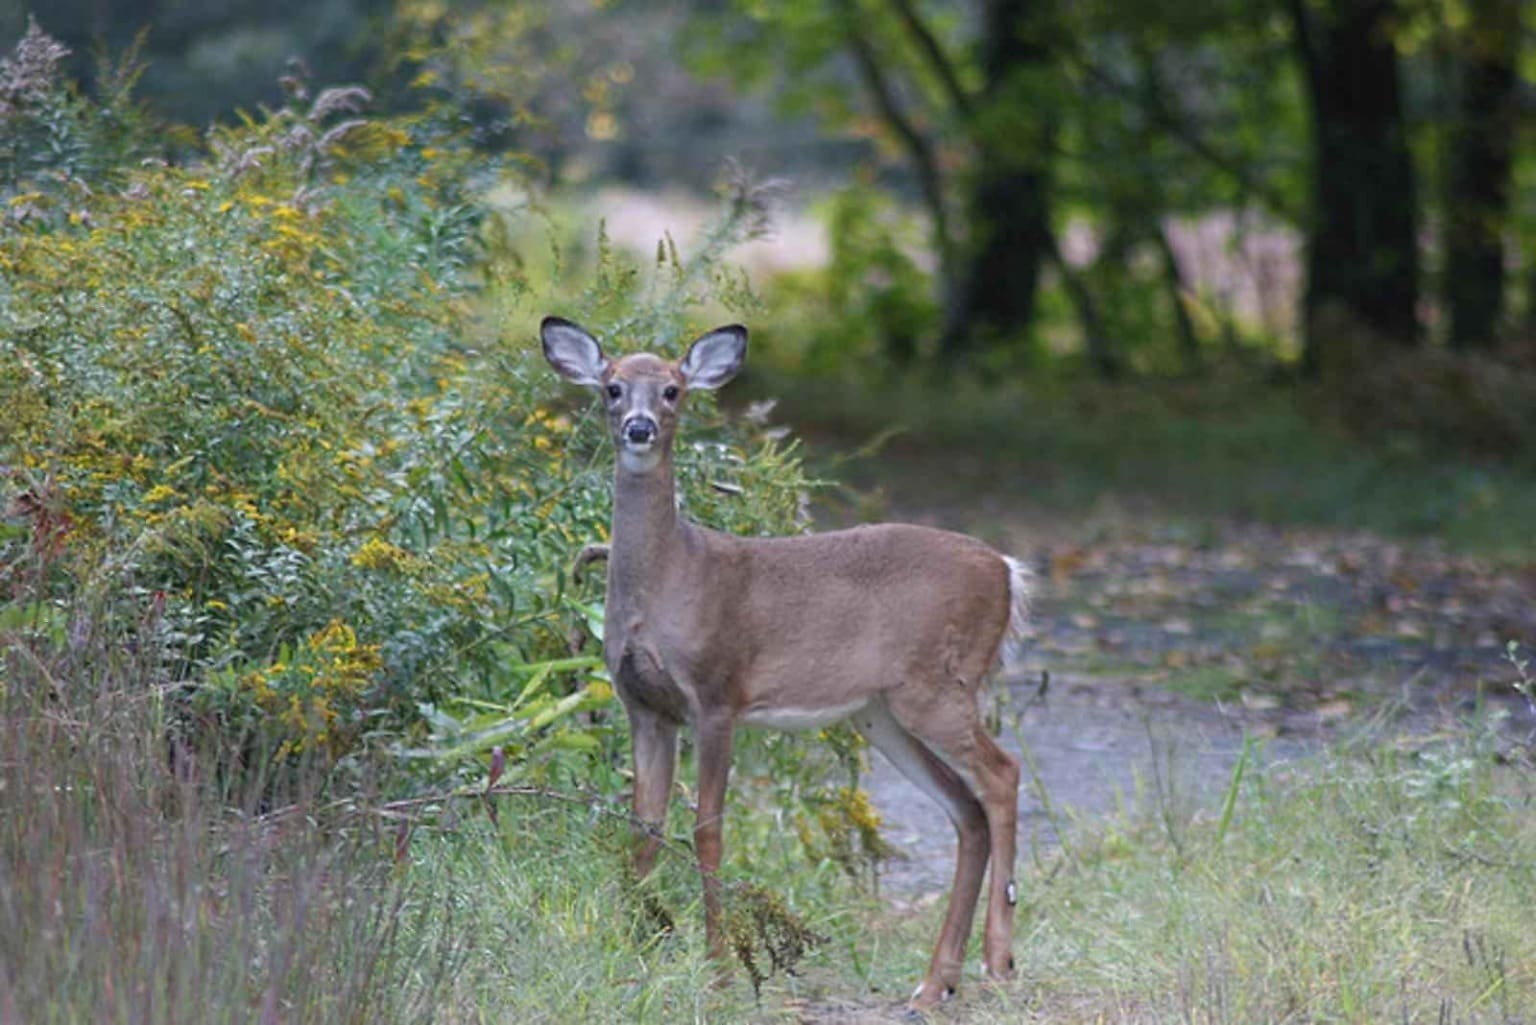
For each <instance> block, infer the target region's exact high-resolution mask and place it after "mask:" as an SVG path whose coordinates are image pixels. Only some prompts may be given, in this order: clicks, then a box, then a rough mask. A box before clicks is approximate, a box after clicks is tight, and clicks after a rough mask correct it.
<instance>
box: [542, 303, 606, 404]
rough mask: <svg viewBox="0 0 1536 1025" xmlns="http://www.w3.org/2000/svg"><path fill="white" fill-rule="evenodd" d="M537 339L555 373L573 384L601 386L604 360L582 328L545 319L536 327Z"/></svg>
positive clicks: (599, 349) (595, 341) (569, 323)
mask: <svg viewBox="0 0 1536 1025" xmlns="http://www.w3.org/2000/svg"><path fill="white" fill-rule="evenodd" d="M539 340H540V341H541V342H543V344H544V358H545V359H546V360H548V361H549V365H550V366H552V367H554V368H555V373H557V374H559V375H560V376H561V377H563V378H565V379H566V380H567V381H571V382H573V383H575V384H584V385H588V386H591V387H595V386H596V385H598V384H601V383H602V379H603V370H604V369H606V368H607V366H608V359H607V357H606V356H604V355H603V350H602V348H601V347H600V346H599V345H598V344H597V339H595V338H593V337H592V336H591V335H590V334H588V333H587V330H586V328H584V327H582V326H581V325H579V324H573V323H571V322H570V321H569V320H564V319H562V318H560V317H545V318H544V322H543V323H542V324H540V325H539Z"/></svg>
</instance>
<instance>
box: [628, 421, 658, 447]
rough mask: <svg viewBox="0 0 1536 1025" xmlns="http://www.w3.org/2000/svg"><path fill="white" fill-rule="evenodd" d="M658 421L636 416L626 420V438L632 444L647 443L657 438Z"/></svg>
mask: <svg viewBox="0 0 1536 1025" xmlns="http://www.w3.org/2000/svg"><path fill="white" fill-rule="evenodd" d="M656 430H657V428H656V421H655V420H652V419H651V418H650V417H648V416H636V417H631V418H630V419H628V420H626V421H625V422H624V440H625V441H627V442H629V443H630V444H631V445H646V444H649V443H650V442H653V441H655V440H656Z"/></svg>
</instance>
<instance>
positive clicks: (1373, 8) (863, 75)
mask: <svg viewBox="0 0 1536 1025" xmlns="http://www.w3.org/2000/svg"><path fill="white" fill-rule="evenodd" d="M707 7H708V9H707V10H705V11H702V12H701V13H700V14H699V16H698V18H697V19H696V23H697V31H696V33H695V35H694V38H693V43H694V45H693V47H692V50H691V54H692V59H693V61H694V63H695V64H696V66H698V67H700V68H702V69H705V70H708V71H711V72H729V73H731V74H733V75H735V76H736V77H737V78H738V79H739V80H740V81H741V82H742V83H743V84H744V85H745V86H747V87H749V88H752V89H755V90H759V91H762V92H764V93H767V94H771V95H774V96H775V97H776V98H777V99H778V101H779V103H780V104H781V105H782V106H783V108H784V109H786V110H789V111H795V112H799V111H807V110H808V111H813V112H814V113H815V114H816V115H817V116H818V118H820V119H821V121H822V123H823V124H826V125H828V126H829V127H830V128H833V129H835V130H839V131H844V132H847V133H850V134H852V135H857V136H863V137H868V138H871V139H873V140H874V141H875V142H876V143H877V145H878V146H879V149H878V150H877V156H876V157H875V158H874V159H875V160H876V161H877V162H878V163H880V164H882V165H883V166H884V167H885V168H886V169H887V173H886V177H887V178H895V179H896V180H898V181H903V180H904V181H908V182H911V183H912V186H911V188H912V192H913V193H914V194H915V195H916V196H917V197H918V198H919V199H920V201H921V203H922V205H923V208H924V210H925V212H926V214H927V221H928V223H929V226H930V232H931V236H932V244H931V249H932V251H933V252H934V253H935V255H936V260H937V273H936V275H935V278H936V296H937V299H938V301H939V303H940V304H941V306H942V307H943V308H944V310H945V317H944V325H945V328H944V330H942V331H941V332H939V334H938V344H937V346H936V348H935V355H938V356H940V357H944V358H951V359H952V358H955V357H961V356H965V355H967V354H968V352H969V351H970V350H971V349H972V348H973V347H977V346H982V347H984V346H985V345H986V344H987V342H988V340H989V339H992V340H993V341H998V340H1001V341H1004V342H1013V343H1023V342H1027V341H1028V339H1029V338H1030V337H1031V332H1030V328H1031V326H1032V324H1033V322H1034V320H1035V314H1036V310H1037V304H1036V303H1035V302H1034V301H1033V296H1034V295H1035V293H1036V287H1037V285H1036V283H1037V282H1038V281H1040V280H1041V268H1042V266H1049V267H1051V268H1052V269H1053V270H1054V280H1055V281H1056V282H1057V283H1058V285H1059V286H1060V290H1061V292H1062V294H1063V296H1064V298H1065V299H1066V301H1067V302H1068V303H1069V305H1070V306H1071V308H1072V309H1073V310H1074V311H1075V313H1076V316H1077V319H1078V322H1079V327H1080V332H1081V336H1082V339H1083V343H1084V344H1083V352H1084V354H1085V355H1086V357H1087V358H1088V360H1089V362H1090V363H1091V364H1092V365H1093V366H1094V367H1096V368H1097V370H1098V371H1099V372H1100V373H1102V374H1105V375H1114V374H1117V373H1120V372H1122V371H1123V370H1124V369H1125V367H1126V366H1127V363H1128V361H1130V360H1133V359H1135V358H1136V357H1137V355H1138V354H1137V352H1136V351H1135V350H1136V347H1138V346H1142V345H1149V344H1154V343H1152V342H1151V341H1149V339H1152V338H1157V337H1161V338H1167V339H1172V340H1173V342H1174V345H1173V348H1174V349H1175V351H1176V353H1177V358H1178V360H1179V362H1180V363H1182V365H1183V366H1184V367H1186V368H1187V369H1195V368H1197V367H1198V366H1199V365H1200V364H1201V362H1202V360H1203V350H1204V349H1205V348H1208V347H1209V346H1210V344H1211V342H1212V341H1213V339H1212V337H1211V336H1212V335H1213V334H1215V335H1216V336H1217V337H1223V336H1224V337H1228V338H1230V337H1231V336H1232V331H1231V329H1232V327H1233V326H1234V325H1233V324H1232V322H1231V311H1230V310H1220V309H1216V310H1212V308H1211V307H1212V299H1213V297H1211V296H1200V295H1197V294H1195V292H1194V289H1193V288H1192V285H1191V282H1190V281H1189V280H1188V279H1187V276H1186V274H1185V272H1184V270H1183V269H1182V268H1181V267H1180V265H1179V260H1178V259H1177V256H1176V254H1175V252H1174V248H1173V246H1171V245H1170V241H1169V237H1168V228H1169V226H1170V224H1172V223H1175V222H1176V220H1177V219H1179V218H1199V217H1203V216H1210V215H1216V214H1227V215H1236V216H1237V217H1238V218H1239V219H1241V218H1245V217H1253V218H1256V219H1257V220H1258V221H1260V222H1261V223H1268V224H1274V225H1279V226H1282V227H1291V228H1294V229H1295V230H1297V231H1299V232H1301V233H1302V234H1303V236H1304V238H1305V251H1306V260H1305V264H1306V279H1307V280H1306V287H1305V289H1304V295H1305V298H1304V301H1303V307H1304V309H1303V310H1301V311H1300V313H1299V316H1298V317H1297V322H1298V323H1299V324H1301V325H1302V327H1303V332H1302V333H1303V335H1304V337H1305V340H1306V346H1305V350H1304V357H1305V359H1304V365H1305V366H1306V367H1308V368H1316V367H1317V366H1318V364H1319V361H1320V357H1319V354H1318V352H1317V348H1318V347H1319V346H1323V345H1327V344H1329V343H1330V342H1332V341H1337V340H1338V339H1339V338H1340V337H1341V336H1351V337H1352V336H1355V335H1359V334H1361V333H1364V334H1368V335H1370V336H1371V337H1374V338H1378V339H1380V340H1382V341H1384V342H1386V343H1388V344H1389V345H1390V344H1391V343H1396V344H1397V345H1399V346H1412V345H1413V344H1414V343H1415V342H1416V341H1418V340H1419V339H1420V338H1421V337H1422V336H1423V335H1424V333H1425V331H1426V330H1427V329H1430V330H1434V331H1436V332H1439V333H1441V334H1446V333H1448V334H1449V336H1450V337H1451V338H1452V340H1453V341H1454V342H1455V344H1456V345H1458V346H1460V347H1466V348H1478V349H1481V350H1484V351H1497V350H1499V349H1501V348H1502V349H1503V350H1504V351H1506V352H1508V351H1510V350H1512V349H1514V348H1516V345H1515V343H1516V341H1517V339H1518V338H1519V337H1521V336H1520V333H1519V325H1518V324H1517V323H1516V319H1515V317H1514V316H1512V312H1513V310H1512V308H1513V307H1516V306H1519V307H1523V308H1525V309H1526V310H1527V316H1529V308H1530V307H1531V305H1532V296H1531V295H1530V294H1529V292H1528V291H1527V292H1526V293H1525V294H1520V295H1518V296H1517V297H1516V298H1515V299H1514V300H1513V301H1510V302H1506V299H1505V297H1506V295H1507V294H1509V290H1508V288H1507V284H1508V281H1509V280H1510V278H1511V276H1512V275H1513V274H1515V273H1517V268H1521V267H1525V268H1526V270H1525V273H1526V274H1527V275H1529V274H1530V271H1529V265H1530V264H1531V263H1532V262H1533V261H1532V258H1531V255H1530V254H1531V253H1532V252H1533V249H1536V245H1533V243H1536V239H1533V231H1536V210H1533V209H1532V207H1531V205H1530V202H1529V200H1528V199H1524V198H1522V200H1521V201H1520V202H1519V203H1512V202H1511V200H1512V197H1514V196H1516V195H1519V196H1522V197H1524V196H1527V195H1529V189H1528V188H1527V189H1525V190H1521V189H1520V188H1519V184H1518V183H1520V182H1525V183H1530V181H1531V178H1532V176H1533V171H1536V168H1533V158H1532V156H1531V154H1530V149H1531V147H1530V145H1529V142H1530V119H1529V118H1525V119H1522V118H1521V117H1520V112H1521V109H1522V104H1524V106H1525V107H1526V108H1529V106H1530V105H1531V103H1532V97H1531V90H1530V86H1529V84H1528V82H1529V75H1528V74H1527V75H1525V76H1522V74H1521V68H1522V66H1528V65H1529V63H1530V55H1529V53H1528V52H1526V53H1525V55H1524V56H1523V57H1522V52H1523V51H1522V48H1521V43H1522V36H1523V35H1524V34H1526V33H1528V32H1529V30H1530V16H1529V5H1528V4H1523V3H1521V2H1519V0H1448V2H1433V3H1432V2H1414V0H1402V2H1399V0H1284V2H1268V3H1260V4H1251V3H1238V2H1232V0H1198V2H1194V3H1188V2H1177V3H1175V2H1167V3H1160V2H1154V3H1136V4H1130V3H1125V2H1117V0H1098V2H1092V3H1086V4H1074V5H1068V4H1056V3H1053V2H1051V0H979V2H975V3H921V2H918V0H839V2H837V3H835V4H821V3H810V2H799V3H796V2H790V3H781V4H762V3H757V2H754V0H735V2H731V3H726V4H710V5H707ZM1527 50H1528V48H1527ZM1522 60H1524V61H1525V65H1522ZM1522 81H1524V82H1526V83H1527V84H1525V85H1524V87H1523V88H1522V85H1521V83H1522ZM1426 180H1427V181H1430V182H1435V181H1438V182H1440V183H1441V184H1440V187H1439V188H1433V187H1425V186H1423V185H1421V182H1422V181H1426ZM1078 224H1086V225H1088V226H1089V227H1091V229H1092V232H1093V239H1094V245H1093V247H1092V250H1093V251H1092V253H1091V254H1090V255H1089V256H1087V257H1081V256H1079V257H1077V258H1075V259H1074V258H1072V257H1071V255H1070V254H1067V253H1064V252H1063V238H1064V234H1065V233H1066V231H1067V230H1068V229H1069V228H1070V227H1071V226H1074V225H1078ZM1426 264H1429V265H1433V266H1434V267H1436V268H1437V269H1438V271H1439V273H1438V275H1437V276H1436V279H1435V280H1433V281H1431V282H1430V285H1431V288H1430V289H1429V290H1428V291H1427V292H1426V289H1425V285H1424V279H1425V277H1426V276H1425V274H1424V273H1423V271H1422V270H1421V268H1422V267H1423V266H1424V265H1426ZM1527 288H1529V282H1528V283H1527ZM1202 308H1203V309H1204V310H1205V311H1206V312H1208V313H1210V312H1214V314H1215V316H1214V318H1213V317H1211V316H1196V315H1194V314H1196V313H1199V312H1201V310H1202ZM1132 311H1140V317H1139V318H1138V316H1137V315H1136V314H1135V313H1134V312H1132ZM1442 311H1448V319H1449V325H1450V326H1449V329H1448V332H1447V330H1446V329H1445V328H1443V327H1441V325H1442V323H1444V322H1445V321H1446V320H1447V313H1446V312H1442ZM1148 314H1150V316H1151V319H1150V320H1149V319H1147V315H1148ZM1320 317H1321V320H1320ZM1213 319H1214V324H1213V323H1212V320H1213ZM1320 324H1321V325H1323V326H1321V327H1320V326H1319V325H1320ZM1127 327H1134V328H1135V333H1134V334H1128V333H1127V331H1126V330H1125V329H1126V328H1127ZM1213 328H1214V329H1215V330H1214V331H1213ZM1035 336H1036V337H1038V332H1035ZM1340 344H1347V343H1342V342H1341V343H1340ZM1525 344H1526V345H1527V347H1528V346H1529V342H1528V340H1527V342H1526V343H1525ZM1138 362H1141V361H1138Z"/></svg>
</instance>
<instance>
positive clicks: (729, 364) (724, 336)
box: [679, 324, 747, 391]
mask: <svg viewBox="0 0 1536 1025" xmlns="http://www.w3.org/2000/svg"><path fill="white" fill-rule="evenodd" d="M746 359H747V329H746V328H744V327H742V326H741V325H740V324H730V325H727V326H726V327H717V328H715V329H714V330H713V331H711V332H710V333H709V334H707V335H704V336H703V337H702V338H700V339H699V340H698V341H696V342H694V343H693V344H692V345H690V346H689V347H688V355H686V356H684V357H683V362H682V365H681V367H679V369H680V370H681V371H682V372H683V379H684V380H685V381H687V382H688V387H689V388H694V389H699V390H702V391H710V390H712V389H715V388H718V387H720V386H721V385H722V384H724V383H725V382H727V381H729V380H730V379H731V378H733V377H735V376H736V372H737V371H738V370H740V369H741V365H742V364H743V363H744V362H746Z"/></svg>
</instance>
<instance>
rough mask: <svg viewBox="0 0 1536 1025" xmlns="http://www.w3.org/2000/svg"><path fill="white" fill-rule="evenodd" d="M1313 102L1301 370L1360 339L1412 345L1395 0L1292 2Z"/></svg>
mask: <svg viewBox="0 0 1536 1025" xmlns="http://www.w3.org/2000/svg"><path fill="white" fill-rule="evenodd" d="M1290 10H1291V15H1292V27H1293V30H1294V33H1295V36H1294V39H1295V44H1296V48H1297V52H1298V56H1299V58H1300V60H1301V62H1302V65H1303V67H1304V69H1305V71H1306V78H1307V85H1308V91H1309V92H1310V94H1311V105H1312V116H1313V117H1312V120H1313V124H1312V131H1313V169H1312V210H1311V224H1310V226H1309V228H1308V232H1307V245H1306V251H1307V294H1306V306H1305V311H1304V313H1305V316H1304V318H1303V323H1304V325H1305V331H1306V339H1305V348H1304V358H1303V365H1304V369H1305V370H1306V371H1307V372H1309V373H1313V372H1316V371H1317V370H1318V369H1319V361H1320V360H1321V359H1323V358H1324V357H1325V355H1326V354H1325V353H1324V352H1323V351H1322V349H1323V347H1325V346H1328V345H1330V344H1331V343H1332V342H1333V341H1336V340H1337V341H1344V340H1345V339H1344V338H1343V337H1338V338H1335V336H1336V335H1337V336H1344V335H1348V336H1354V335H1355V334H1356V332H1357V331H1359V329H1364V334H1365V335H1368V336H1375V337H1377V338H1381V339H1385V340H1388V341H1390V342H1392V343H1396V344H1400V345H1413V344H1414V343H1416V342H1417V341H1418V338H1419V327H1418V319H1417V309H1416V307H1417V305H1418V299H1419V258H1418V223H1417V206H1416V202H1415V181H1414V172H1413V162H1412V159H1411V157H1410V154H1409V152H1408V139H1407V136H1406V133H1405V132H1404V128H1403V116H1402V102H1401V96H1400V91H1399V85H1398V67H1397V52H1396V50H1395V49H1394V47H1393V41H1392V36H1391V29H1392V25H1393V22H1394V20H1395V17H1396V11H1395V8H1394V4H1393V0H1327V3H1326V4H1313V3H1309V0H1290Z"/></svg>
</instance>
